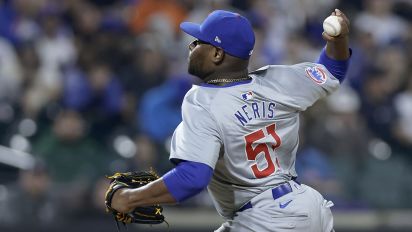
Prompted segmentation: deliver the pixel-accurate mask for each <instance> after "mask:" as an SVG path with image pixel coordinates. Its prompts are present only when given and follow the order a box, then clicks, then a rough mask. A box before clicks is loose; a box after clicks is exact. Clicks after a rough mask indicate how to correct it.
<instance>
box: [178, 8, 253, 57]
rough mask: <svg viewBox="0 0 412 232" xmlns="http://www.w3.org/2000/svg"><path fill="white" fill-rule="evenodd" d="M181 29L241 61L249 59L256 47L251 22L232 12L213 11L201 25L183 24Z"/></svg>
mask: <svg viewBox="0 0 412 232" xmlns="http://www.w3.org/2000/svg"><path fill="white" fill-rule="evenodd" d="M180 28H181V29H182V30H183V31H184V32H186V33H187V34H189V35H191V36H193V37H195V38H197V39H199V40H202V41H205V42H208V43H210V44H212V45H214V46H216V47H220V48H222V49H223V50H224V51H225V52H226V53H228V54H229V55H232V56H235V57H238V58H241V59H246V60H247V59H249V57H250V55H251V54H252V53H251V51H252V50H253V47H254V45H255V34H254V32H253V29H252V25H251V24H250V22H249V21H248V20H247V19H246V18H245V17H243V16H241V15H239V14H237V13H233V12H230V11H224V10H216V11H213V12H212V13H210V14H209V16H207V18H206V19H205V20H204V21H203V22H202V23H201V24H196V23H192V22H183V23H181V24H180Z"/></svg>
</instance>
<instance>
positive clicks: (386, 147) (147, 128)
mask: <svg viewBox="0 0 412 232" xmlns="http://www.w3.org/2000/svg"><path fill="white" fill-rule="evenodd" d="M218 8H219V9H231V10H235V11H238V12H240V13H242V14H244V15H245V16H247V17H248V18H249V19H250V20H251V22H252V23H253V26H254V28H255V31H256V37H257V42H256V47H255V51H254V55H253V56H252V59H251V67H250V68H251V69H255V68H258V67H260V66H263V65H266V64H292V63H297V62H302V61H315V60H316V59H317V56H318V54H319V52H320V50H321V48H322V46H324V44H325V43H324V41H323V40H322V38H321V32H322V21H323V19H324V18H325V17H327V16H328V15H329V14H330V13H331V12H332V10H333V9H335V8H340V9H342V11H343V12H345V13H346V14H347V16H348V17H349V18H350V19H351V22H352V32H351V47H352V48H353V51H354V52H353V56H352V61H351V66H350V70H349V73H348V76H347V80H346V81H345V84H344V85H343V86H342V88H341V89H340V90H339V91H338V93H336V94H334V95H333V96H331V97H330V98H328V99H325V100H324V101H322V102H319V103H317V104H316V105H315V106H314V107H312V108H311V109H310V110H309V111H307V112H306V113H305V114H304V115H303V117H302V128H301V135H302V138H301V146H300V150H299V153H298V160H297V163H296V167H297V169H298V173H299V174H300V176H299V179H300V181H301V182H304V183H306V184H308V185H311V186H314V187H315V188H316V189H318V190H319V191H320V192H322V193H323V194H324V195H325V196H326V197H327V198H329V199H331V200H333V201H334V203H335V207H334V208H333V210H334V214H335V222H336V223H335V224H336V230H337V231H412V220H411V219H412V55H411V54H412V21H411V20H412V1H410V0H393V1H390V0H363V1H360V0H359V1H358V0H352V1H350V0H341V1H339V0H220V1H219V0H205V1H196V0H13V1H12V0H0V145H2V146H4V148H1V149H0V231H115V230H116V227H115V225H114V222H113V221H112V218H111V216H110V215H107V214H105V213H104V205H103V193H104V191H105V189H106V187H107V181H106V180H105V178H104V176H105V175H107V174H111V173H113V172H114V171H130V170H136V169H146V168H148V167H151V166H153V167H155V169H156V170H157V171H158V172H159V173H161V174H163V173H165V172H166V171H167V170H169V169H170V168H171V165H170V164H169V162H168V149H169V147H168V144H169V138H170V136H171V134H172V132H173V130H174V128H175V127H176V126H177V124H178V123H179V122H180V120H181V116H180V105H181V102H182V98H183V96H184V94H185V93H186V91H187V90H188V89H189V88H190V86H191V83H192V82H193V81H196V80H195V79H194V78H192V77H190V76H188V75H187V72H186V69H187V68H186V65H187V64H186V62H187V61H186V59H187V54H188V49H187V45H188V43H189V42H190V40H191V38H189V37H187V36H185V35H184V34H182V33H181V32H180V31H179V29H178V25H179V23H180V22H181V21H183V20H192V21H197V22H200V21H201V20H202V19H203V18H204V17H205V16H206V15H207V14H208V13H209V12H210V11H212V10H213V9H218ZM8 148H11V149H12V150H10V149H8ZM22 152H27V153H29V154H31V155H28V154H25V153H22ZM165 214H166V215H167V216H168V221H169V223H170V228H167V226H166V225H160V226H155V227H130V228H129V231H213V229H214V228H216V227H217V226H218V225H219V223H220V222H221V219H220V218H219V217H218V215H217V213H216V212H215V211H214V209H213V207H212V205H211V201H210V199H209V197H208V195H207V193H206V192H204V193H202V194H200V195H198V196H196V197H195V198H193V199H191V200H189V201H188V202H185V203H184V204H182V205H179V206H174V207H168V208H166V209H165Z"/></svg>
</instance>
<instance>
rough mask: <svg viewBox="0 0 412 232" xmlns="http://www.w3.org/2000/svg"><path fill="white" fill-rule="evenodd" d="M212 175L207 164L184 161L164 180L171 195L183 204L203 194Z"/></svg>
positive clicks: (164, 176) (165, 176)
mask: <svg viewBox="0 0 412 232" xmlns="http://www.w3.org/2000/svg"><path fill="white" fill-rule="evenodd" d="M212 175H213V169H212V168H211V167H209V166H208V165H206V164H203V163H198V162H192V161H183V162H180V163H179V164H178V165H177V166H176V167H175V168H173V169H172V170H170V171H169V172H168V173H166V174H165V175H163V177H162V178H163V181H164V183H165V185H166V187H167V189H168V190H169V192H170V194H171V195H172V196H173V197H174V198H175V200H176V201H178V202H181V201H184V200H186V199H188V198H190V197H192V196H194V195H196V194H198V193H199V192H201V191H202V190H203V189H204V188H205V187H206V186H207V185H208V184H209V181H210V179H211V178H212Z"/></svg>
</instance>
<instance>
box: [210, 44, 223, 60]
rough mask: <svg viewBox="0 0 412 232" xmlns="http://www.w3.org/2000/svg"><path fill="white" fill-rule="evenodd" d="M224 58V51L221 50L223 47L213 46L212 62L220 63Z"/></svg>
mask: <svg viewBox="0 0 412 232" xmlns="http://www.w3.org/2000/svg"><path fill="white" fill-rule="evenodd" d="M224 58H225V52H224V51H223V49H221V48H218V47H214V54H213V58H212V61H213V63H215V64H220V63H222V61H223V59H224Z"/></svg>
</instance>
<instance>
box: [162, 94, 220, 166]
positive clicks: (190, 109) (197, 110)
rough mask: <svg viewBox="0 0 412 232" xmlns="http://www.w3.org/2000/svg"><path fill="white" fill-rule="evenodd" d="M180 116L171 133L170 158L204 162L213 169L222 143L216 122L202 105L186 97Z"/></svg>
mask: <svg viewBox="0 0 412 232" xmlns="http://www.w3.org/2000/svg"><path fill="white" fill-rule="evenodd" d="M182 116H183V117H182V118H183V121H182V122H181V123H180V124H179V126H178V127H177V128H176V130H175V132H174V133H173V137H172V142H171V152H170V160H172V161H173V160H175V159H180V160H188V161H194V162H199V163H204V164H206V165H208V166H210V167H211V168H213V169H214V167H215V165H216V162H217V160H218V158H219V152H220V148H221V144H222V142H221V138H220V134H219V130H218V128H217V126H218V125H217V122H216V121H215V120H214V118H213V117H212V115H211V114H210V113H209V112H208V111H207V110H206V109H205V108H204V107H202V106H200V105H196V104H194V103H193V102H189V101H187V100H186V99H185V101H184V102H183V105H182Z"/></svg>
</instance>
